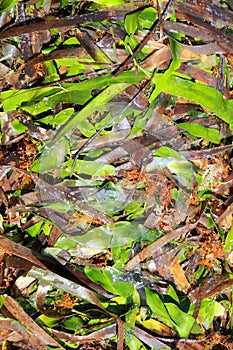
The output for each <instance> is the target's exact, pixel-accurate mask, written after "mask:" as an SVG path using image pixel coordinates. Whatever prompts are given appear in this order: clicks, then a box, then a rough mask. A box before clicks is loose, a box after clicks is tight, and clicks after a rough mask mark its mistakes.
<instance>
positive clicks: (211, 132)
mask: <svg viewBox="0 0 233 350" xmlns="http://www.w3.org/2000/svg"><path fill="white" fill-rule="evenodd" d="M178 126H179V127H180V128H182V129H184V130H186V131H188V132H189V133H190V134H191V135H193V136H196V137H203V138H204V139H206V140H208V141H210V142H213V143H217V144H219V143H220V142H221V140H220V133H219V130H217V129H213V128H206V127H204V126H203V125H200V124H197V123H180V124H178Z"/></svg>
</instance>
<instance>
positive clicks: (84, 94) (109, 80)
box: [0, 71, 145, 115]
mask: <svg viewBox="0 0 233 350" xmlns="http://www.w3.org/2000/svg"><path fill="white" fill-rule="evenodd" d="M144 76H145V74H144V73H142V72H139V73H138V75H136V74H135V72H134V71H127V72H123V73H121V74H119V76H117V77H114V78H113V77H112V75H111V74H105V75H103V76H99V77H96V78H92V79H86V80H83V81H80V82H79V83H64V84H61V85H59V86H52V87H36V88H31V89H21V90H9V91H3V92H2V93H1V94H0V97H1V100H2V105H3V109H4V111H5V112H7V111H11V110H16V109H17V108H19V107H21V106H23V107H24V108H25V109H27V111H28V112H29V113H31V114H32V115H36V114H39V113H41V112H43V111H45V110H48V109H51V108H52V106H53V104H54V103H57V102H59V103H78V104H80V105H83V104H85V103H87V102H88V101H89V100H90V99H91V98H92V94H91V92H92V90H93V89H102V88H104V87H107V86H109V85H115V84H118V83H125V82H127V83H128V84H129V85H130V84H136V83H138V82H139V81H141V80H142V79H143V78H144ZM37 105H38V107H37ZM33 107H34V110H33ZM43 108H44V110H43ZM46 108H47V109H46Z"/></svg>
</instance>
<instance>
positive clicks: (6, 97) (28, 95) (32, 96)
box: [1, 86, 61, 112]
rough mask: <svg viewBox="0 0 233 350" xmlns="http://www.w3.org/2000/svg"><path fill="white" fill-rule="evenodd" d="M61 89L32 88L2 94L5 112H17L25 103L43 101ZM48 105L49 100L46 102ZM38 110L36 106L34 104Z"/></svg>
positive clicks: (56, 87) (54, 87)
mask: <svg viewBox="0 0 233 350" xmlns="http://www.w3.org/2000/svg"><path fill="white" fill-rule="evenodd" d="M60 90H61V87H58V86H53V87H45V88H38V87H36V88H32V89H27V90H26V89H25V90H8V91H3V92H2V93H1V100H2V106H3V109H4V111H5V112H7V111H12V110H16V109H17V108H19V107H20V106H21V105H22V104H23V103H27V102H33V101H34V102H35V101H38V102H39V101H42V100H43V98H44V97H48V96H50V95H52V94H55V93H56V92H58V91H60ZM45 102H46V103H47V100H46V101H45ZM34 108H35V110H36V105H35V104H34Z"/></svg>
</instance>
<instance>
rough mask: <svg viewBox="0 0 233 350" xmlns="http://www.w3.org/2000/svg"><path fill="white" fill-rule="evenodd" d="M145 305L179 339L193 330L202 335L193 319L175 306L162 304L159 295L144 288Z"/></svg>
mask: <svg viewBox="0 0 233 350" xmlns="http://www.w3.org/2000/svg"><path fill="white" fill-rule="evenodd" d="M145 292H146V300H147V304H148V306H149V307H150V309H151V310H152V312H153V313H154V314H155V316H156V317H158V318H159V319H160V320H161V321H162V322H164V324H165V325H167V326H169V327H171V328H172V329H174V330H175V331H176V332H177V333H178V334H179V336H180V337H184V338H187V337H188V336H189V334H190V332H192V329H194V326H195V333H200V334H202V330H201V328H200V327H199V326H198V324H197V323H196V321H195V318H194V317H192V316H191V315H189V314H187V313H185V312H184V311H182V310H181V309H180V308H179V307H178V306H177V305H176V304H173V303H163V302H162V300H161V299H160V297H159V295H158V294H157V293H155V292H152V291H151V290H150V289H147V288H145Z"/></svg>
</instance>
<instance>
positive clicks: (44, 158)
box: [30, 138, 68, 174]
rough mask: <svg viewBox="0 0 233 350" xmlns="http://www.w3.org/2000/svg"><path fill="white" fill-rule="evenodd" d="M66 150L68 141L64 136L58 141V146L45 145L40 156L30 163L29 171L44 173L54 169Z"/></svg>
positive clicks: (60, 161) (59, 163)
mask: <svg viewBox="0 0 233 350" xmlns="http://www.w3.org/2000/svg"><path fill="white" fill-rule="evenodd" d="M67 150H68V142H67V140H66V138H63V139H62V140H61V141H60V143H59V146H57V145H51V146H49V147H48V146H46V147H45V148H44V151H43V153H42V154H41V156H40V157H39V158H38V159H36V160H35V161H34V163H33V164H32V166H31V168H30V171H34V172H36V173H40V174H45V173H47V172H48V171H51V170H53V169H56V168H57V167H59V166H60V165H61V164H62V163H63V162H64V158H65V155H66V153H67Z"/></svg>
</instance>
